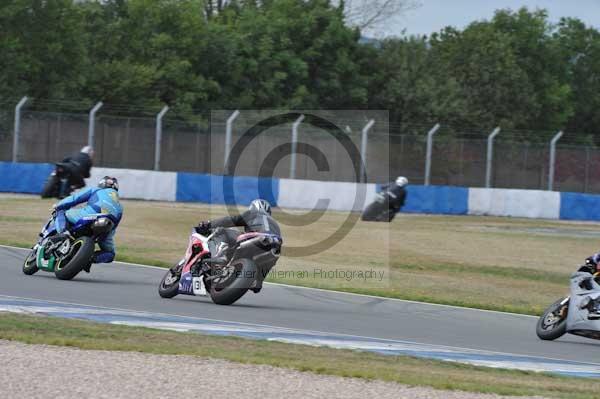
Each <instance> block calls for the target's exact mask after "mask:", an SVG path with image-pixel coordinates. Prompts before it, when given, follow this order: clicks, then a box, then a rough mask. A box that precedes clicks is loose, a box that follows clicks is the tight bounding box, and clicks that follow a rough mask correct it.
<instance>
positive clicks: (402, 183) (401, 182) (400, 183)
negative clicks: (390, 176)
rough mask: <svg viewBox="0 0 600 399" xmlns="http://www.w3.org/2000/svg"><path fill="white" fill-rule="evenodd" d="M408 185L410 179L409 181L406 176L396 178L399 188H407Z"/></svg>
mask: <svg viewBox="0 0 600 399" xmlns="http://www.w3.org/2000/svg"><path fill="white" fill-rule="evenodd" d="M407 184H408V179H407V178H406V177H404V176H398V177H397V178H396V185H397V186H398V187H404V186H406V185H407Z"/></svg>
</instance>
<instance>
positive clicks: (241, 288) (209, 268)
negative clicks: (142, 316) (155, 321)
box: [158, 227, 283, 305]
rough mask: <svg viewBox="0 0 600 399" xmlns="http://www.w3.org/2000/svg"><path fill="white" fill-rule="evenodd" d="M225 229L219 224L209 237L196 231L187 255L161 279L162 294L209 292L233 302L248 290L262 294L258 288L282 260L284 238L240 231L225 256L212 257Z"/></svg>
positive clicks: (214, 297) (217, 298)
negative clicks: (219, 237) (279, 260)
mask: <svg viewBox="0 0 600 399" xmlns="http://www.w3.org/2000/svg"><path fill="white" fill-rule="evenodd" d="M222 230H223V228H221V227H219V228H217V229H215V231H214V232H212V234H210V235H209V236H207V237H205V236H203V235H201V234H198V233H197V232H195V231H194V230H192V233H191V235H190V238H189V242H188V247H187V250H186V252H185V256H184V257H183V259H181V261H180V262H179V263H177V264H176V265H175V266H173V267H172V268H171V269H169V270H168V271H167V273H166V274H165V275H164V277H163V278H162V280H161V282H160V285H159V287H158V293H159V295H160V296H161V297H163V298H173V297H174V296H176V295H178V294H184V295H202V296H204V295H206V294H209V295H210V298H211V299H212V301H213V302H214V303H216V304H218V305H231V304H233V303H234V302H235V301H237V300H238V299H240V298H241V297H242V296H244V294H245V293H246V292H247V291H248V290H256V291H255V292H257V293H258V289H257V288H256V287H257V286H258V287H260V286H261V285H262V281H263V280H264V278H265V277H266V276H267V274H268V273H269V271H270V270H271V268H272V267H273V266H275V263H276V262H277V260H278V259H279V255H280V253H281V246H282V243H283V241H282V238H281V237H280V236H278V235H274V234H267V233H256V232H253V233H243V234H239V235H238V236H237V238H236V242H235V245H233V246H232V247H231V248H230V249H228V250H227V251H226V253H227V254H226V255H225V257H218V258H212V257H211V254H218V253H219V249H218V248H219V246H220V244H221V242H219V241H218V240H215V236H218V235H219V234H220V233H221V231H222ZM234 231H236V233H239V232H237V230H234Z"/></svg>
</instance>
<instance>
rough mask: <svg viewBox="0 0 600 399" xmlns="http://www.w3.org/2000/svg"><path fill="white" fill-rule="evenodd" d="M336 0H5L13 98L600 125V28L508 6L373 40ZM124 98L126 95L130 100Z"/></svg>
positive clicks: (190, 109)
mask: <svg viewBox="0 0 600 399" xmlns="http://www.w3.org/2000/svg"><path fill="white" fill-rule="evenodd" d="M335 4H338V5H334V4H332V2H330V1H328V0H278V1H266V0H262V1H258V0H230V1H224V0H204V1H200V0H104V1H99V0H83V1H75V0H53V1H49V0H14V1H5V2H2V3H1V4H0V52H1V53H2V55H3V56H2V57H1V58H0V96H1V97H2V98H18V97H20V96H23V95H28V96H30V97H36V98H43V99H45V100H49V101H59V100H70V101H79V102H81V103H82V104H83V105H82V108H83V109H86V108H87V107H89V105H90V104H92V103H93V102H95V101H98V100H102V101H104V102H105V103H106V104H114V105H127V106H128V107H129V108H128V110H127V109H126V108H123V107H121V108H119V109H121V110H122V112H128V113H132V111H131V110H132V109H133V110H137V109H149V110H152V111H153V112H154V111H156V110H158V109H159V108H160V107H161V106H162V104H165V103H166V104H168V105H170V106H171V108H172V109H173V113H174V114H175V115H178V116H179V117H180V118H182V119H185V120H193V119H194V115H198V114H199V113H200V111H201V110H207V109H222V108H324V109H363V108H372V109H387V110H389V111H390V117H391V122H392V123H393V124H395V125H399V126H401V127H402V126H407V125H409V124H411V123H413V124H414V123H424V122H432V121H441V122H443V123H446V124H455V125H461V126H464V125H468V126H471V127H482V128H486V129H489V128H491V127H493V126H497V125H501V126H503V127H504V128H506V129H511V128H516V129H532V130H540V131H549V130H556V129H568V130H569V131H571V132H573V133H574V132H581V135H580V141H582V142H584V141H586V140H587V142H589V141H590V139H589V138H590V137H593V136H594V135H598V134H600V127H599V126H600V114H599V113H598V112H597V111H596V110H597V109H598V108H599V106H600V79H599V78H598V76H600V32H598V31H597V30H596V29H592V28H590V27H587V26H585V24H583V23H582V22H581V21H579V20H577V19H564V20H562V21H561V22H560V23H559V24H557V25H553V24H551V23H550V22H549V21H548V17H547V14H546V12H545V11H543V10H542V11H540V10H538V11H529V10H527V9H525V8H523V9H520V10H518V11H510V10H499V11H497V12H496V14H495V16H494V17H493V18H492V19H491V20H489V21H476V22H473V23H472V24H470V25H469V26H467V27H466V28H465V29H464V30H457V29H454V28H451V27H448V28H445V29H443V30H441V31H440V32H437V33H434V34H433V35H432V36H431V37H429V38H427V37H400V38H392V39H387V40H384V41H381V42H375V43H374V44H373V43H371V44H363V43H362V42H361V41H360V31H359V30H357V29H355V28H351V27H349V26H347V25H345V24H344V9H343V4H344V3H343V2H339V3H335ZM117 108H118V107H117Z"/></svg>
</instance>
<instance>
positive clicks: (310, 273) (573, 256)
mask: <svg viewBox="0 0 600 399" xmlns="http://www.w3.org/2000/svg"><path fill="white" fill-rule="evenodd" d="M123 203H124V207H125V217H124V220H123V222H122V225H121V226H120V227H119V231H118V233H117V236H116V241H117V246H118V255H119V256H120V257H121V259H126V260H131V261H133V262H136V263H142V264H146V263H150V264H158V265H161V266H167V265H169V264H171V265H172V264H173V263H174V262H175V261H177V260H178V259H180V258H181V256H182V255H183V251H184V249H185V247H186V243H187V236H188V234H189V231H190V227H191V226H192V225H194V224H195V223H197V222H198V221H199V220H205V219H210V218H211V217H214V216H215V215H222V214H223V213H224V212H225V209H224V207H221V206H207V205H202V204H172V203H161V202H144V201H123ZM51 204H52V202H51V201H48V200H46V201H44V200H39V199H38V198H36V197H32V196H15V195H8V196H2V197H0V243H4V244H13V243H14V244H16V245H17V246H20V247H25V246H27V245H31V244H32V243H33V241H34V240H35V237H36V236H37V233H38V232H39V229H40V227H41V226H42V224H43V223H44V222H45V220H47V217H48V209H49V208H50V206H51ZM289 212H290V213H291V212H293V211H289ZM274 215H275V217H276V219H278V220H281V227H282V231H283V236H284V256H283V257H282V258H281V260H280V261H279V263H278V264H277V269H279V270H282V271H284V272H285V273H283V274H276V275H273V276H270V277H269V280H270V281H275V282H278V283H292V284H294V285H310V286H313V287H321V288H326V289H337V290H354V291H359V292H361V293H364V294H375V295H378V297H376V296H368V295H354V294H348V293H342V292H334V291H326V290H320V289H311V288H302V287H293V286H288V285H275V284H266V285H265V287H264V289H263V291H262V292H261V293H260V294H253V293H248V294H246V295H245V296H244V297H243V298H242V299H241V300H239V301H238V302H237V303H236V304H234V305H233V306H228V307H227V306H217V305H215V304H213V303H212V301H211V300H210V299H209V298H201V297H186V296H181V295H180V296H178V297H176V298H174V299H170V300H167V299H162V298H160V297H159V296H158V292H157V287H158V283H159V281H160V279H161V277H162V276H163V274H164V273H165V269H164V268H158V267H152V266H151V267H147V266H146V267H145V266H139V265H133V264H126V263H120V262H115V263H112V264H107V265H94V266H93V267H92V273H91V274H86V273H81V274H80V275H78V276H77V277H76V278H75V279H74V280H72V281H59V280H57V279H56V278H55V277H54V275H52V274H48V273H44V272H38V273H37V274H35V275H34V276H26V275H24V274H23V273H22V271H21V265H22V262H23V260H24V258H25V256H26V254H27V252H26V250H24V249H19V248H14V247H11V246H8V247H0V311H2V310H5V311H12V312H34V313H42V314H48V315H55V316H61V317H76V318H83V319H88V320H94V321H102V322H109V323H115V324H131V325H141V326H148V327H156V328H167V329H175V330H182V331H198V332H203V333H212V334H220V335H240V336H244V337H248V338H254V339H269V340H277V341H283V342H292V343H305V344H310V345H327V346H332V347H337V348H354V349H360V350H370V351H375V352H378V353H384V354H406V355H411V356H420V357H426V358H434V359H442V360H450V361H461V362H465V363H470V364H475V365H485V366H492V367H506V368H518V369H524V370H536V371H553V372H557V373H561V374H568V375H578V376H600V362H599V361H598V359H600V356H599V355H600V341H593V340H588V339H583V338H578V337H575V336H565V337H563V338H561V339H559V340H557V341H555V342H544V341H541V340H539V339H538V338H537V337H536V334H535V323H536V320H537V318H536V317H534V316H529V315H519V314H514V313H501V312H495V311H486V310H477V309H469V308H465V307H453V306H445V305H435V304H427V303H422V302H412V301H407V300H399V299H386V298H382V297H379V296H388V297H399V298H403V299H409V300H419V301H426V302H437V303H447V304H453V305H454V304H457V305H462V306H468V307H472V308H489V309H497V310H507V311H512V312H518V313H529V314H535V313H539V312H541V311H542V310H543V309H545V308H546V307H547V306H548V305H549V304H550V303H552V302H554V301H555V300H556V299H558V298H560V297H562V296H564V295H566V294H567V292H568V287H569V275H570V273H571V272H572V271H574V270H575V268H576V265H577V264H578V262H579V261H581V259H583V258H585V256H587V255H589V254H591V253H593V252H595V251H596V250H597V246H598V236H600V226H598V225H597V224H593V223H572V222H560V221H538V220H525V219H509V218H491V217H448V216H426V215H406V214H400V215H398V217H397V218H396V219H395V220H394V222H393V223H391V224H387V223H364V222H358V223H357V224H356V225H355V226H354V227H353V228H352V230H351V231H350V232H349V234H348V235H347V236H346V237H344V238H343V239H342V240H341V241H340V242H339V243H337V244H336V245H334V246H332V247H331V248H326V249H325V250H324V251H322V252H321V253H317V254H312V255H308V256H306V257H290V256H286V254H285V248H286V246H287V247H293V246H296V247H297V246H301V245H306V244H310V243H311V242H312V241H314V240H318V239H319V238H320V237H321V236H322V235H323V234H324V235H325V236H326V235H328V234H330V233H331V231H332V230H335V228H336V226H338V225H339V224H340V221H343V220H344V218H345V215H344V214H341V213H336V212H328V213H326V214H325V215H323V217H322V218H320V219H319V220H317V221H315V222H313V223H311V224H306V225H303V226H292V225H289V224H286V223H285V219H286V217H288V215H287V214H285V213H284V212H282V211H280V210H276V212H275V214H274ZM320 235H321V236H320ZM540 254H541V255H540ZM316 270H319V271H320V272H319V273H320V274H317V273H316V272H315V271H316ZM370 270H373V272H374V273H373V277H377V276H379V275H380V274H379V273H383V276H384V278H383V279H382V280H381V281H379V280H378V279H377V278H372V279H371V280H369V281H367V280H365V279H364V278H362V279H361V278H360V275H359V272H365V271H370ZM289 271H292V273H288V272H289ZM298 271H302V272H303V273H301V274H294V273H293V272H298ZM341 272H344V274H343V275H342V274H340V273H341ZM334 273H338V274H334ZM348 273H350V274H348ZM348 275H350V276H352V278H344V277H347V276H348ZM340 276H341V278H338V277H340Z"/></svg>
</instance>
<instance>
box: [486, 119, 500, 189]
mask: <svg viewBox="0 0 600 399" xmlns="http://www.w3.org/2000/svg"><path fill="white" fill-rule="evenodd" d="M499 134H500V127H499V126H498V127H497V128H495V129H494V130H493V131H492V133H491V134H490V135H489V136H488V140H487V160H486V165H485V186H486V187H487V188H490V187H491V186H492V161H493V160H494V138H496V136H497V135H499Z"/></svg>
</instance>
